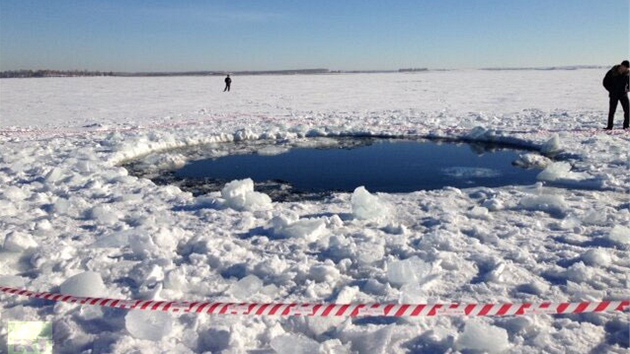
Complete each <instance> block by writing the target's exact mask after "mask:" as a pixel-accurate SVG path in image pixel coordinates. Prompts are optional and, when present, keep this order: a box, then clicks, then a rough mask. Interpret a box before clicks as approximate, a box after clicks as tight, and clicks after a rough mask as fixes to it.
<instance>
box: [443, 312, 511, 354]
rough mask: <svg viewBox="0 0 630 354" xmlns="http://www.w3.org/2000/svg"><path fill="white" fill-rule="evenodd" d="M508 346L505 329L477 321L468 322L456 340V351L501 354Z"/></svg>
mask: <svg viewBox="0 0 630 354" xmlns="http://www.w3.org/2000/svg"><path fill="white" fill-rule="evenodd" d="M509 346H510V343H509V341H508V333H507V331H506V330H505V329H503V328H499V327H495V326H492V325H490V324H486V323H485V322H481V321H477V320H473V319H471V320H468V322H467V323H466V326H465V327H464V332H463V333H462V334H461V335H460V336H459V338H457V341H456V342H455V347H456V348H457V349H458V350H467V349H468V350H474V351H480V352H484V353H489V354H492V353H501V352H503V351H505V350H507V349H508V348H509Z"/></svg>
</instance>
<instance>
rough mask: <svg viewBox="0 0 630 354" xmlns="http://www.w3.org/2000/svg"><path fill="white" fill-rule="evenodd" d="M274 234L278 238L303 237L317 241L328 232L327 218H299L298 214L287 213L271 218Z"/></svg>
mask: <svg viewBox="0 0 630 354" xmlns="http://www.w3.org/2000/svg"><path fill="white" fill-rule="evenodd" d="M271 228H272V232H273V235H274V236H275V237H277V238H302V239H305V240H307V241H311V242H312V241H316V240H318V239H319V238H320V237H321V236H323V235H324V234H325V233H326V220H325V219H323V218H315V219H301V220H300V219H299V217H298V216H297V215H294V214H286V215H280V216H276V217H274V218H273V219H272V220H271Z"/></svg>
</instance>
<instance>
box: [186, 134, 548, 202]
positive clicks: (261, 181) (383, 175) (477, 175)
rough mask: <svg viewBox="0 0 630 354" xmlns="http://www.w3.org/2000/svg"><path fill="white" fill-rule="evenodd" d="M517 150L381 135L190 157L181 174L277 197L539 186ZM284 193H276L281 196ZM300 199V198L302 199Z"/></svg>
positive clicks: (206, 181) (216, 186)
mask: <svg viewBox="0 0 630 354" xmlns="http://www.w3.org/2000/svg"><path fill="white" fill-rule="evenodd" d="M517 158H518V152H516V151H514V150H497V151H489V150H485V149H483V148H480V147H479V146H472V145H468V144H436V143H434V142H428V141H409V140H404V141H399V140H377V141H376V142H374V143H372V144H369V145H363V146H358V147H350V148H293V149H291V150H289V151H288V152H285V153H281V154H278V155H272V156H267V155H258V154H246V155H231V156H225V157H220V158H213V159H206V160H199V161H194V162H190V163H189V164H187V165H186V166H185V167H183V168H182V169H180V170H178V171H176V172H175V178H177V179H180V180H185V181H188V183H194V181H195V180H197V181H201V180H203V181H204V183H206V185H215V187H213V188H211V189H214V190H220V189H221V188H222V187H223V185H224V184H225V183H227V182H229V181H232V180H235V179H244V178H251V179H253V180H254V182H255V183H257V185H256V190H257V191H261V192H265V193H268V194H270V196H271V197H272V199H274V200H287V199H291V198H286V197H282V196H281V195H282V194H285V195H286V194H287V193H288V194H293V195H303V196H304V197H305V198H302V199H313V198H309V197H307V196H318V195H319V196H323V195H326V194H327V193H330V192H333V191H344V192H352V191H353V190H354V189H355V188H356V187H358V186H365V187H366V188H367V190H368V191H370V192H388V193H406V192H413V191H418V190H431V189H440V188H443V187H447V186H451V187H457V188H466V187H475V186H486V187H498V186H504V185H522V184H533V183H535V182H536V175H537V174H538V173H539V172H540V171H538V170H526V169H522V168H518V167H515V166H513V165H512V162H513V161H515V160H516V159H517ZM274 191H275V194H277V196H276V197H274ZM297 199H300V198H297Z"/></svg>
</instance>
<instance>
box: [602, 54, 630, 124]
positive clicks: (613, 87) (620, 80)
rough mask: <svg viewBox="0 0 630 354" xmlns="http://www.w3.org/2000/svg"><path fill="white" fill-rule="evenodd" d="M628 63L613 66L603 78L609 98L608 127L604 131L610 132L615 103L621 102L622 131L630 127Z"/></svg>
mask: <svg viewBox="0 0 630 354" xmlns="http://www.w3.org/2000/svg"><path fill="white" fill-rule="evenodd" d="M629 68H630V63H629V62H628V61H627V60H624V61H622V62H621V64H620V65H615V66H613V67H612V69H610V70H608V72H607V73H606V76H605V77H604V82H603V84H604V87H605V88H606V90H607V91H608V93H609V94H608V97H610V106H609V109H608V125H607V126H606V128H605V129H606V130H612V128H613V121H614V118H615V111H617V102H621V107H622V108H623V129H628V127H629V126H630V117H629V116H628V115H629V114H630V108H629V107H628V89H629V86H630V84H629V81H628V79H629V76H628V75H629V73H630V69H629Z"/></svg>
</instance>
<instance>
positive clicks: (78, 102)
mask: <svg viewBox="0 0 630 354" xmlns="http://www.w3.org/2000/svg"><path fill="white" fill-rule="evenodd" d="M606 70H607V69H606V68H602V69H579V70H519V71H482V70H471V71H465V70H461V71H435V72H433V71H428V72H422V73H413V74H410V73H406V74H403V73H399V74H394V73H391V74H339V75H316V76H302V75H295V76H236V77H234V82H235V83H238V85H235V86H234V87H235V89H234V90H233V91H232V92H230V93H223V92H221V90H222V88H223V85H222V82H221V80H222V78H220V77H166V78H120V77H92V78H46V79H3V80H1V81H0V151H2V154H1V155H0V245H2V249H1V250H0V284H2V285H5V286H11V287H17V288H25V289H29V290H32V291H44V292H59V293H64V294H73V295H81V296H102V297H112V298H119V299H129V300H135V299H153V300H163V299H168V300H177V301H217V302H218V301H224V302H238V303H241V302H283V303H285V302H298V303H302V302H303V303H321V302H326V303H329V302H337V303H350V302H365V303H370V302H374V303H398V302H401V301H402V302H419V303H450V302H462V303H510V302H534V303H539V302H568V301H570V302H575V301H602V300H622V299H627V298H628V297H630V291H629V290H628V287H629V286H630V278H629V274H630V197H629V194H630V173H629V170H630V149H629V147H630V135H629V133H628V132H623V131H621V130H614V131H612V132H604V131H602V130H601V128H603V126H604V124H605V119H606V114H607V112H606V110H607V105H608V102H607V100H608V98H607V95H606V92H605V91H604V90H603V88H602V87H601V77H602V76H603V74H604V73H605V71H606ZM271 82H273V85H271V84H270V83H271ZM620 111H621V109H620ZM620 114H621V112H619V113H618V116H617V123H618V125H620V124H621V116H620ZM338 136H362V137H363V136H392V137H414V138H415V137H429V138H446V139H453V140H461V141H467V142H491V143H504V144H509V145H511V146H521V147H523V148H525V149H527V150H528V151H529V152H524V153H523V154H522V155H521V157H520V158H519V159H518V160H517V161H515V164H518V165H521V166H526V167H530V168H536V169H539V170H540V175H539V182H538V183H535V184H533V185H529V186H505V187H500V188H487V187H476V188H469V189H457V188H452V187H447V188H443V189H441V190H434V191H417V192H413V193H406V194H387V193H372V192H370V191H368V190H366V189H365V188H361V186H356V187H357V189H356V190H355V191H354V193H338V194H335V195H334V196H333V197H332V198H329V199H326V200H320V201H308V202H284V203H280V202H272V201H271V199H269V197H268V196H267V195H265V194H263V193H260V192H258V191H256V190H254V187H253V184H252V183H251V180H247V179H245V180H241V181H233V182H231V183H229V184H227V185H226V186H225V188H224V189H223V190H222V191H220V192H213V193H208V194H206V195H203V196H198V197H194V196H193V195H191V194H190V193H187V192H182V191H181V190H180V189H179V188H177V187H174V186H158V185H156V184H154V183H153V182H151V181H150V180H148V179H144V178H136V177H133V176H131V175H130V174H129V173H128V171H127V170H126V169H125V168H123V167H121V166H120V165H121V163H124V162H126V161H129V160H130V159H135V158H141V157H143V156H145V155H147V154H149V153H155V152H160V151H163V152H165V154H164V155H163V156H160V155H155V154H154V155H152V157H151V158H152V160H151V161H147V162H146V164H147V165H148V166H154V167H155V168H156V169H164V168H176V167H181V166H182V165H183V164H185V163H186V161H185V157H184V156H183V155H180V154H178V153H177V152H169V151H171V149H174V148H180V147H194V146H198V145H208V146H213V144H214V146H220V145H221V144H222V143H226V142H235V141H247V142H261V143H264V144H260V146H261V148H260V152H259V153H261V154H275V153H279V152H281V151H283V150H282V149H283V148H278V147H276V146H275V143H276V142H286V141H292V142H294V143H295V144H301V145H304V146H308V145H309V144H312V142H310V140H309V138H310V137H319V138H326V137H338ZM319 143H320V144H321V141H320V142H319ZM331 143H334V140H331ZM532 149H533V150H538V151H543V152H545V153H546V154H548V155H549V156H552V157H553V156H555V160H550V159H548V158H546V157H541V155H537V154H534V153H532V152H531V150H532ZM173 151H175V150H173ZM453 167H454V169H452V170H451V172H452V173H458V174H470V173H473V174H479V173H484V174H492V173H493V171H483V170H461V169H457V166H453ZM287 168H290V166H287ZM0 300H1V302H0V305H1V306H2V310H1V311H0V320H1V321H2V325H0V345H2V343H3V342H4V339H5V338H6V336H7V332H6V325H4V324H6V322H7V321H10V320H20V321H24V320H34V321H48V322H51V323H52V324H53V333H54V337H53V341H54V344H55V350H57V351H58V352H60V353H80V352H92V353H129V352H141V353H155V352H159V353H200V352H212V353H220V352H224V353H241V352H247V351H256V350H260V352H269V353H273V352H278V353H289V352H290V353H296V352H300V351H301V352H305V353H306V352H308V353H312V352H320V353H407V352H423V353H424V352H430V353H443V352H462V353H477V352H491V353H500V352H510V353H540V352H551V353H562V352H571V353H623V352H626V351H627V348H628V346H629V345H630V343H629V342H630V340H629V339H628V337H629V331H628V326H629V323H628V322H629V321H628V315H627V314H623V313H605V314H584V315H562V316H550V315H536V316H533V317H506V318H492V317H488V318H464V317H457V316H449V317H438V318H409V319H398V320H390V319H378V318H364V319H353V320H352V319H345V318H341V319H340V318H305V317H293V318H276V317H267V318H261V317H236V316H226V317H222V316H208V315H192V314H185V315H174V314H169V313H153V312H140V311H131V312H128V311H124V310H113V309H105V308H104V309H100V308H93V307H90V306H79V305H72V304H60V303H59V304H55V303H52V302H46V301H42V300H38V301H32V300H29V299H27V298H23V297H10V296H7V295H0Z"/></svg>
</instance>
